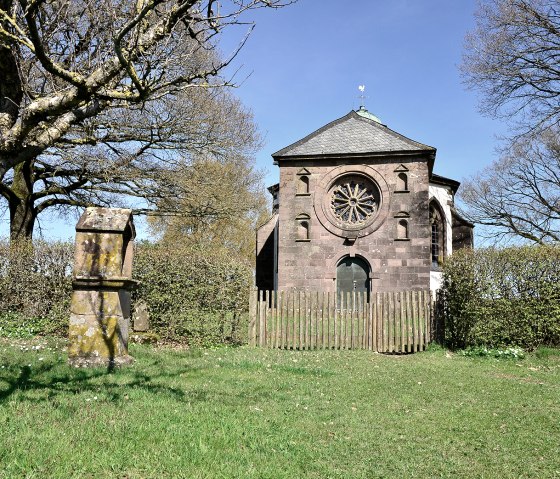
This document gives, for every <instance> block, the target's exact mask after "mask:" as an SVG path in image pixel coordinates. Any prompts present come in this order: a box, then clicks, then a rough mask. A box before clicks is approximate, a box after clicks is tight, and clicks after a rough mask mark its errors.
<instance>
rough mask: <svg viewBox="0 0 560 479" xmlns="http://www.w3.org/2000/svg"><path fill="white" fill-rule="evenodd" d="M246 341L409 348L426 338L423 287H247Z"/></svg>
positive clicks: (406, 350) (398, 350)
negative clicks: (336, 290) (365, 290)
mask: <svg viewBox="0 0 560 479" xmlns="http://www.w3.org/2000/svg"><path fill="white" fill-rule="evenodd" d="M249 311H250V317H249V344H251V345H253V346H260V347H268V348H281V349H369V350H372V351H378V352H388V353H390V352H395V353H411V352H416V351H422V350H424V349H425V348H426V346H427V345H428V343H429V342H430V338H431V319H430V318H431V296H430V292H429V291H405V292H392V293H370V294H369V295H368V294H367V293H343V294H340V295H337V294H336V293H327V292H309V291H257V290H254V291H252V292H251V296H250V302H249Z"/></svg>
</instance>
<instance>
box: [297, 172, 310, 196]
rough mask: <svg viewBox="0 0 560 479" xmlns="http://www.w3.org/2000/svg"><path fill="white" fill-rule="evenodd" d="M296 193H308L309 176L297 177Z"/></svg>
mask: <svg viewBox="0 0 560 479" xmlns="http://www.w3.org/2000/svg"><path fill="white" fill-rule="evenodd" d="M297 194H298V195H307V194H309V176H305V175H301V176H300V177H299V181H298V188H297Z"/></svg>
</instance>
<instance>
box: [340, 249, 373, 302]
mask: <svg viewBox="0 0 560 479" xmlns="http://www.w3.org/2000/svg"><path fill="white" fill-rule="evenodd" d="M336 291H337V294H340V293H346V292H356V293H369V265H368V264H367V262H366V261H365V260H364V259H362V258H359V257H354V258H351V257H350V256H346V257H344V258H342V259H341V260H340V262H339V263H338V265H337V266H336Z"/></svg>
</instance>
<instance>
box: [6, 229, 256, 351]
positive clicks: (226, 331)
mask: <svg viewBox="0 0 560 479" xmlns="http://www.w3.org/2000/svg"><path fill="white" fill-rule="evenodd" d="M73 254H74V245H73V244H71V243H62V242H45V241H36V242H34V243H33V246H31V245H30V244H26V245H22V246H19V247H17V248H16V247H13V246H12V247H10V246H9V243H8V241H6V240H0V336H4V337H26V336H33V335H36V334H45V335H55V336H61V337H65V336H66V335H67V333H68V319H69V316H70V298H71V293H72V277H71V273H72V261H73ZM133 271H134V273H133V274H134V278H135V279H136V280H138V281H139V284H138V288H137V289H136V291H134V293H133V303H132V305H133V308H134V305H135V304H137V303H138V301H143V302H145V303H146V304H147V306H148V310H149V314H150V326H151V328H150V329H151V331H152V332H154V333H156V334H157V335H158V336H159V337H160V338H161V339H163V340H167V341H174V342H182V343H188V344H194V345H205V346H208V345H214V344H219V343H224V342H227V343H239V342H243V341H245V340H246V329H247V307H248V304H247V303H248V292H249V288H250V285H251V284H252V269H251V267H250V266H249V265H247V264H245V263H244V262H242V261H240V260H237V259H235V258H232V257H229V256H228V255H227V254H225V253H220V252H207V251H206V250H204V249H196V248H186V247H181V246H170V245H168V246H163V245H157V244H151V243H140V244H137V245H136V250H135V260H134V268H133Z"/></svg>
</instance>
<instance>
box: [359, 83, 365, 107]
mask: <svg viewBox="0 0 560 479" xmlns="http://www.w3.org/2000/svg"><path fill="white" fill-rule="evenodd" d="M358 90H360V91H361V92H362V94H361V95H360V96H359V98H360V110H365V109H366V107H365V106H364V100H365V99H366V95H365V90H366V86H365V85H358Z"/></svg>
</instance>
